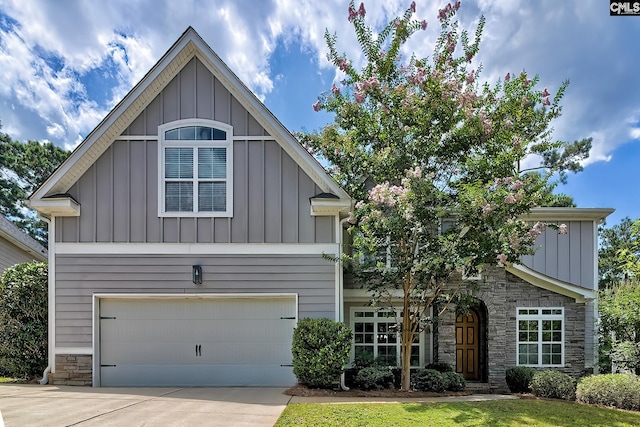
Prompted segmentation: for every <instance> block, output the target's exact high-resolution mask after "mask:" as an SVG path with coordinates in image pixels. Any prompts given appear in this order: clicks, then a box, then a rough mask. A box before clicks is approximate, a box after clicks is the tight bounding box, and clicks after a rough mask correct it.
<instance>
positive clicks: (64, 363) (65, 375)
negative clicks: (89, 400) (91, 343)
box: [49, 354, 93, 386]
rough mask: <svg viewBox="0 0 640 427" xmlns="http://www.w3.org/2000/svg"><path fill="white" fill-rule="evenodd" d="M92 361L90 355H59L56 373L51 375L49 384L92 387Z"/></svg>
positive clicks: (57, 356)
mask: <svg viewBox="0 0 640 427" xmlns="http://www.w3.org/2000/svg"><path fill="white" fill-rule="evenodd" d="M92 359H93V357H92V356H91V355H88V354H57V355H56V369H55V371H56V372H55V373H52V374H49V384H53V385H84V386H90V385H92V379H91V376H92V372H93V371H92V369H93V360H92Z"/></svg>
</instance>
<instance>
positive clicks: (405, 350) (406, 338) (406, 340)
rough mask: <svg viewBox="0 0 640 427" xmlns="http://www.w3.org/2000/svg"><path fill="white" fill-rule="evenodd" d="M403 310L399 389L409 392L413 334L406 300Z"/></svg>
mask: <svg viewBox="0 0 640 427" xmlns="http://www.w3.org/2000/svg"><path fill="white" fill-rule="evenodd" d="M403 308H404V310H403V311H402V334H401V337H400V339H401V345H400V363H401V370H402V371H401V372H402V377H401V378H402V384H401V385H400V389H401V390H404V391H409V389H410V388H411V345H412V344H413V333H412V332H411V318H410V310H409V304H408V303H407V298H405V300H404V307H403Z"/></svg>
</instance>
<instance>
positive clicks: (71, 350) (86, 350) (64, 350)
mask: <svg viewBox="0 0 640 427" xmlns="http://www.w3.org/2000/svg"><path fill="white" fill-rule="evenodd" d="M55 354H88V355H93V348H92V347H56V349H55Z"/></svg>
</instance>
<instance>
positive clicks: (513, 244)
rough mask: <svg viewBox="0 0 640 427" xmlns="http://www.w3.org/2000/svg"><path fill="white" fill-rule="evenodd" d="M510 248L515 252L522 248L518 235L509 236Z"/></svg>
mask: <svg viewBox="0 0 640 427" xmlns="http://www.w3.org/2000/svg"><path fill="white" fill-rule="evenodd" d="M509 247H510V248H511V249H513V250H516V249H518V248H519V247H520V237H518V235H512V236H509Z"/></svg>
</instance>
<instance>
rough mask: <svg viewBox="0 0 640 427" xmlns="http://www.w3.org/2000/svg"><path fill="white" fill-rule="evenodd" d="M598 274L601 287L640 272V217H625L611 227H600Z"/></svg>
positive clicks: (603, 287) (607, 286) (604, 287)
mask: <svg viewBox="0 0 640 427" xmlns="http://www.w3.org/2000/svg"><path fill="white" fill-rule="evenodd" d="M598 231H599V233H600V249H599V250H598V275H599V277H600V280H599V286H600V289H606V288H609V287H611V286H613V285H615V284H618V283H620V282H622V281H625V280H628V279H630V278H631V277H633V276H637V275H638V274H640V218H638V219H636V220H635V221H632V220H631V218H629V217H625V218H623V219H622V221H620V223H619V224H616V225H614V226H612V227H610V228H605V227H604V226H603V227H600V229H599V230H598Z"/></svg>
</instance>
